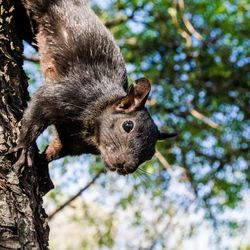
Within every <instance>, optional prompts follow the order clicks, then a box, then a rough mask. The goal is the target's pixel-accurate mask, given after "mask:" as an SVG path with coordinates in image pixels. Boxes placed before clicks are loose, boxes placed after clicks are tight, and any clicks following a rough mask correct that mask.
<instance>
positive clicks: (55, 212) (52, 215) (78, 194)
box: [48, 170, 105, 220]
mask: <svg viewBox="0 0 250 250" xmlns="http://www.w3.org/2000/svg"><path fill="white" fill-rule="evenodd" d="M104 172H105V171H104V170H102V171H100V172H98V173H97V174H96V175H95V176H94V177H93V179H92V180H91V181H90V182H89V183H88V184H87V185H86V186H84V187H83V188H82V189H80V190H79V191H78V192H77V193H76V194H75V195H74V196H72V197H71V198H69V199H68V200H67V201H66V202H65V203H63V204H62V205H60V206H59V207H58V208H57V209H56V210H55V211H54V212H52V213H51V214H49V215H48V219H49V220H51V219H52V218H53V217H54V216H55V215H56V214H57V213H59V212H60V211H61V210H63V209H64V208H65V207H66V206H68V205H69V204H70V203H71V202H72V201H74V200H75V199H76V198H77V197H79V196H80V195H81V194H82V193H83V192H84V191H86V190H87V189H88V188H89V187H90V186H91V185H92V184H94V183H95V181H96V180H97V179H98V178H99V177H100V176H101V174H103V173H104Z"/></svg>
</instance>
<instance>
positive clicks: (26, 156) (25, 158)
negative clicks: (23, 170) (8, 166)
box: [9, 147, 33, 168]
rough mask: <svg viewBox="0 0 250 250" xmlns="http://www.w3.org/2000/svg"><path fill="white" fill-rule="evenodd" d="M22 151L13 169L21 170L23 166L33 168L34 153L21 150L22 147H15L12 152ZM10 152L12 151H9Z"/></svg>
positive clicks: (28, 150)
mask: <svg viewBox="0 0 250 250" xmlns="http://www.w3.org/2000/svg"><path fill="white" fill-rule="evenodd" d="M19 150H21V152H20V155H19V156H18V160H17V161H16V163H15V164H14V165H13V168H20V167H22V166H23V165H25V164H27V165H28V167H31V166H32V159H33V153H32V151H31V150H30V149H26V148H21V147H15V148H13V149H11V152H12V153H14V152H18V151H19ZM9 152H10V151H9Z"/></svg>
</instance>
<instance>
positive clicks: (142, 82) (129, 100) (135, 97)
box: [116, 78, 151, 113]
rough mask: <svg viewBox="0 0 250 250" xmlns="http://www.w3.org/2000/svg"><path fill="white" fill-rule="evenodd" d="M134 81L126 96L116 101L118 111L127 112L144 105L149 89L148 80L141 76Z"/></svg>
mask: <svg viewBox="0 0 250 250" xmlns="http://www.w3.org/2000/svg"><path fill="white" fill-rule="evenodd" d="M135 83H136V85H134V86H131V87H130V89H129V91H128V94H127V96H125V97H124V98H123V99H122V100H120V102H119V103H118V105H117V107H116V109H117V110H118V111H123V112H126V113H129V112H132V111H135V110H138V109H141V108H143V107H144V105H145V103H146V101H147V98H148V95H149V92H150V90H151V85H150V82H149V80H148V79H146V78H141V79H138V80H136V81H135Z"/></svg>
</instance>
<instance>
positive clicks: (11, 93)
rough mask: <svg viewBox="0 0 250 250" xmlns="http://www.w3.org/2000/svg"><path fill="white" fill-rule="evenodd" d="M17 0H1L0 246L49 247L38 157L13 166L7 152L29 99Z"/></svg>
mask: <svg viewBox="0 0 250 250" xmlns="http://www.w3.org/2000/svg"><path fill="white" fill-rule="evenodd" d="M16 3H17V1H16V0H0V90H1V94H0V97H1V98H0V249H48V233H49V228H48V224H47V215H46V214H45V212H44V209H43V207H42V195H41V193H39V189H38V177H37V168H36V166H38V164H39V159H38V157H36V156H37V149H36V148H35V149H34V160H33V166H32V167H28V166H22V167H21V168H20V169H17V168H15V169H14V168H13V164H14V163H15V156H14V155H6V154H5V153H6V152H7V151H8V150H9V148H11V147H13V146H14V145H15V142H16V138H17V135H18V133H19V121H20V119H21V117H22V113H23V110H24V108H25V106H26V102H27V99H28V92H27V79H26V77H25V74H24V72H23V69H22V63H23V60H22V49H23V48H22V43H21V41H20V39H19V38H18V36H17V32H16V29H15V20H14V13H15V4H16Z"/></svg>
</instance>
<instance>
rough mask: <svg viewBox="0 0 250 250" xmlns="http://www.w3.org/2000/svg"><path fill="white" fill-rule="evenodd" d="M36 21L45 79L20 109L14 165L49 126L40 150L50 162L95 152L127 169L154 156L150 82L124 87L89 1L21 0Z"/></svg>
mask: <svg viewBox="0 0 250 250" xmlns="http://www.w3.org/2000/svg"><path fill="white" fill-rule="evenodd" d="M22 2H23V4H24V7H25V9H26V11H27V13H28V16H29V17H30V20H31V23H35V25H36V27H35V29H34V30H36V33H37V34H36V41H37V44H38V49H39V53H40V63H41V69H42V73H43V75H44V79H45V84H43V86H42V87H40V88H39V89H38V90H37V92H36V93H35V94H34V95H33V96H32V97H31V101H30V103H29V105H28V108H27V109H26V110H25V112H24V115H23V118H22V121H21V130H20V134H19V137H18V140H17V145H16V147H14V148H13V149H12V150H11V152H20V154H19V158H18V160H17V162H16V164H17V165H18V164H24V163H25V162H26V161H28V158H29V150H30V147H31V146H32V145H33V144H34V143H35V141H36V139H37V137H38V136H39V135H40V134H41V133H42V131H43V130H44V129H46V128H47V127H48V126H49V125H54V126H55V128H56V131H57V135H56V137H55V138H54V139H53V141H52V142H51V143H50V144H49V145H48V146H47V148H46V150H45V152H44V154H45V157H46V160H47V161H48V162H50V161H52V160H55V159H58V158H61V157H64V156H67V155H80V154H86V153H91V154H96V155H99V154H100V155H101V157H102V159H103V161H104V163H105V168H106V169H107V170H110V171H116V172H117V173H118V174H120V175H127V174H130V173H133V172H134V171H135V170H136V169H137V168H138V166H139V165H140V164H142V163H143V162H145V161H146V160H149V159H151V158H152V156H153V155H154V153H155V144H156V142H157V140H162V139H166V138H169V137H172V136H175V134H170V133H162V132H160V131H159V130H158V128H157V126H156V125H155V123H154V121H153V119H152V118H151V116H150V114H149V112H148V110H147V109H146V107H145V103H146V101H147V98H148V96H149V92H150V89H151V84H150V82H149V80H148V79H146V78H141V79H138V80H136V81H135V85H133V86H131V87H130V88H129V87H128V80H127V72H126V68H125V62H124V59H123V57H122V54H121V52H120V49H119V47H118V46H117V45H116V43H115V41H114V38H113V36H112V35H111V33H110V31H109V30H108V29H107V28H106V27H105V26H104V25H103V24H102V22H101V21H100V20H99V18H98V17H97V16H96V14H95V13H94V12H93V10H92V9H91V7H90V6H89V4H88V1H87V0H23V1H22Z"/></svg>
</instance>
